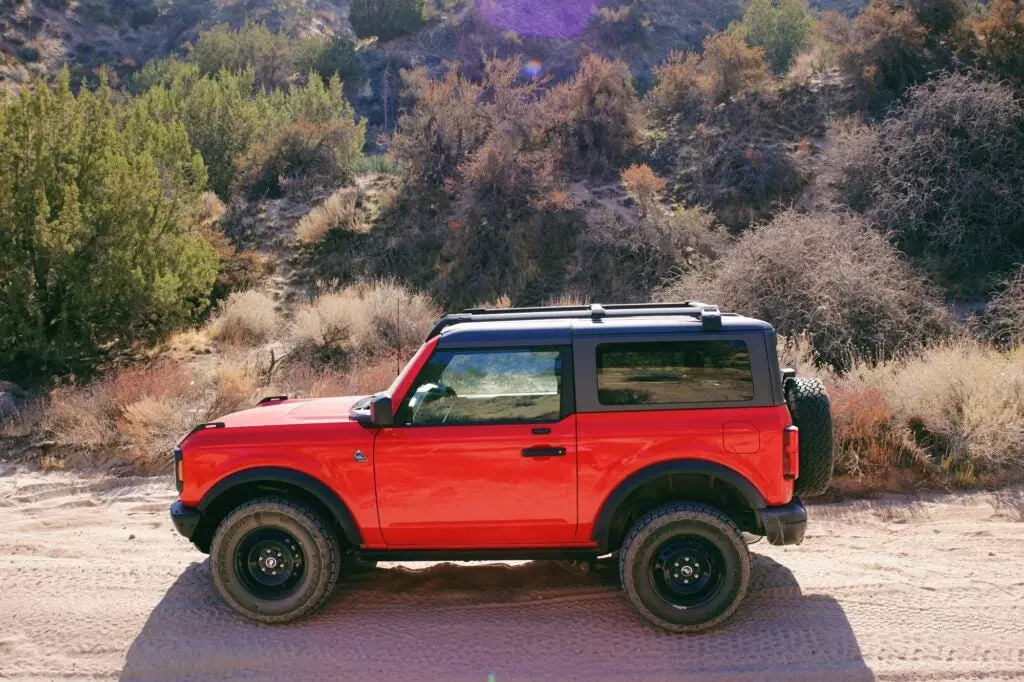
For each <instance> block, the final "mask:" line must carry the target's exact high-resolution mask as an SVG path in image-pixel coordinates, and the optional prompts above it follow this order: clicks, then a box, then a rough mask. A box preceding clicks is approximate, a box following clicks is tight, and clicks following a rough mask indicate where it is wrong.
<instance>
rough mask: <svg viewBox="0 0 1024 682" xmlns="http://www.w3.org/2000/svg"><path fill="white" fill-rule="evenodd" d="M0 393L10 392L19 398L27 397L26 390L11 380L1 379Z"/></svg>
mask: <svg viewBox="0 0 1024 682" xmlns="http://www.w3.org/2000/svg"><path fill="white" fill-rule="evenodd" d="M0 393H10V394H11V395H13V396H15V397H17V398H24V397H25V390H24V389H23V388H22V387H21V386H19V385H18V384H16V383H14V382H11V381H3V380H0Z"/></svg>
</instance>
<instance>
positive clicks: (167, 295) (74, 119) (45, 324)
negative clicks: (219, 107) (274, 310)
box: [0, 71, 217, 378]
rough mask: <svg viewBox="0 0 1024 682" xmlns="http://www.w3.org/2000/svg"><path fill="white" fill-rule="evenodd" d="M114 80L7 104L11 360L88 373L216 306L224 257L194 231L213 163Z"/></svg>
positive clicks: (62, 87)
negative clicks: (119, 90) (213, 294)
mask: <svg viewBox="0 0 1024 682" xmlns="http://www.w3.org/2000/svg"><path fill="white" fill-rule="evenodd" d="M113 99H114V98H113V95H112V93H111V91H110V89H109V88H108V87H107V86H106V85H105V84H104V85H101V87H100V88H99V89H98V90H97V91H95V92H89V91H87V90H83V91H82V92H81V94H79V95H78V96H77V97H76V96H75V95H74V94H72V92H71V87H70V76H69V74H68V72H67V71H64V72H63V73H62V75H61V76H60V78H59V80H58V83H57V85H56V86H55V87H52V88H51V87H48V86H46V85H45V84H43V83H36V84H35V85H34V86H33V87H32V88H25V89H23V90H22V91H21V93H20V94H19V95H18V96H17V97H14V98H11V99H9V100H6V101H4V102H3V103H0V157H2V158H3V159H4V163H3V164H0V224H2V225H3V226H4V227H3V230H0V301H2V303H0V306H2V307H0V367H3V368H4V370H5V372H7V373H8V374H9V375H11V376H12V377H17V378H23V377H27V378H42V377H45V376H48V375H53V374H62V373H66V372H83V371H88V370H89V369H90V368H91V367H92V366H93V365H94V363H95V362H97V361H98V360H99V359H100V358H101V357H102V356H103V355H104V354H105V353H107V352H110V351H114V350H117V349H120V348H124V347H126V346H127V345H129V344H131V343H132V342H135V341H139V340H150V339H155V338H157V337H159V336H161V335H162V334H164V333H166V332H168V331H169V330H171V329H172V328H174V327H175V326H177V325H180V324H184V323H187V322H189V321H192V320H194V318H195V316H196V314H197V313H198V312H200V311H201V310H202V309H203V308H204V307H205V306H206V304H207V302H208V297H209V293H210V288H211V286H212V284H213V281H214V277H215V276H216V274H217V256H216V253H215V252H214V250H213V247H212V246H211V245H210V244H209V242H207V241H206V240H205V239H203V238H202V236H201V234H200V232H199V231H198V227H197V217H198V213H199V210H200V208H201V201H202V200H201V197H202V191H203V187H204V185H205V184H206V169H205V166H204V165H203V161H202V158H200V156H199V155H198V154H196V153H195V152H194V151H193V149H192V147H191V146H190V145H189V141H188V136H187V134H186V132H185V129H184V127H183V126H182V125H180V124H177V123H172V124H166V123H163V122H161V121H159V120H156V119H154V118H153V117H152V116H151V115H150V113H149V111H148V110H147V108H146V107H145V106H141V105H140V104H139V103H134V102H128V103H125V104H114V103H113Z"/></svg>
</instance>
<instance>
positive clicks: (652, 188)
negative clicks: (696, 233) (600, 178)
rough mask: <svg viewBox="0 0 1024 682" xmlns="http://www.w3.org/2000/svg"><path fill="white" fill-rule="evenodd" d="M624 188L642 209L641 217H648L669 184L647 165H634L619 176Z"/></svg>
mask: <svg viewBox="0 0 1024 682" xmlns="http://www.w3.org/2000/svg"><path fill="white" fill-rule="evenodd" d="M619 180H620V181H621V182H622V186H623V187H625V188H626V191H627V192H629V195H630V196H631V197H633V199H635V200H636V203H637V205H638V206H639V207H640V216H641V217H646V216H647V212H648V211H649V210H650V207H651V206H652V205H653V204H654V202H656V201H657V200H658V195H660V194H661V193H662V192H664V191H665V186H666V185H667V184H668V183H667V182H666V181H665V179H664V178H659V177H658V176H657V175H655V174H654V171H653V170H651V167H650V166H648V165H647V164H646V163H645V164H633V165H632V166H630V167H629V168H627V169H626V170H624V171H622V173H621V174H620V175H619Z"/></svg>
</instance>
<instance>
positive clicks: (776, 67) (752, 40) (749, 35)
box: [740, 0, 814, 73]
mask: <svg viewBox="0 0 1024 682" xmlns="http://www.w3.org/2000/svg"><path fill="white" fill-rule="evenodd" d="M813 24H814V20H813V19H812V18H811V14H810V11H809V10H808V7H807V0H780V1H779V2H778V4H775V3H773V2H772V0H751V2H750V4H748V5H747V8H746V10H745V11H744V12H743V20H742V21H741V22H740V27H741V29H742V33H743V36H744V37H745V38H746V40H747V43H748V44H750V45H751V46H752V47H760V48H761V49H763V50H764V53H765V58H766V59H767V60H768V64H769V65H770V66H771V68H772V70H773V71H774V72H775V73H785V72H786V70H787V69H789V66H790V64H792V62H793V58H794V57H795V56H796V55H797V54H798V53H800V52H802V51H803V50H804V49H806V48H807V46H808V44H809V38H810V33H811V27H812V26H813Z"/></svg>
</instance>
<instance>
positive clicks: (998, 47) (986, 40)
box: [967, 0, 1024, 83]
mask: <svg viewBox="0 0 1024 682" xmlns="http://www.w3.org/2000/svg"><path fill="white" fill-rule="evenodd" d="M967 25H968V28H969V29H970V30H971V33H972V34H973V36H974V38H975V40H974V42H975V44H974V45H973V46H971V47H970V48H968V50H967V54H968V56H969V57H972V58H973V60H974V61H975V62H976V63H977V64H978V66H980V67H981V68H983V69H985V70H987V71H990V72H992V73H994V74H996V75H997V76H999V77H1001V78H1009V79H1012V80H1015V81H1017V82H1018V83H1022V82H1024V2H1022V0H992V2H990V3H988V10H987V11H985V12H983V13H982V14H979V15H976V16H973V17H971V19H970V20H969V21H968V22H967Z"/></svg>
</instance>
